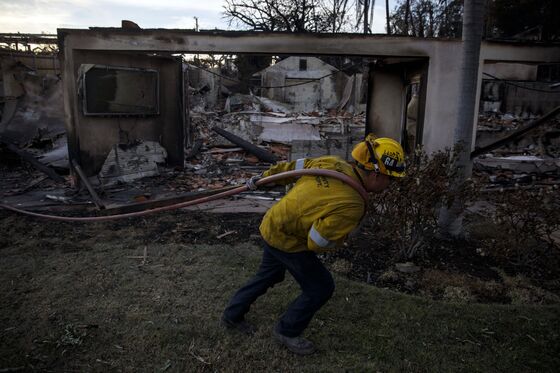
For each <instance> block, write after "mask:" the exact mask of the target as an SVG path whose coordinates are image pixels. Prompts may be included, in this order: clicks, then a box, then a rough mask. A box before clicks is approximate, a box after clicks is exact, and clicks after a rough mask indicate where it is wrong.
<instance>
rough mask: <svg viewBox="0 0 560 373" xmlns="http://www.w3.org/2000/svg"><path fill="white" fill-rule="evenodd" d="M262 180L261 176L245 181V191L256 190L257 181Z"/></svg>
mask: <svg viewBox="0 0 560 373" xmlns="http://www.w3.org/2000/svg"><path fill="white" fill-rule="evenodd" d="M261 178H262V176H261V175H255V176H253V177H252V178H250V179H249V180H247V182H246V183H245V186H246V187H247V189H249V190H257V189H258V188H259V187H258V186H257V181H259V180H260V179H261Z"/></svg>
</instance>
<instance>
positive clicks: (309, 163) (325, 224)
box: [260, 156, 365, 252]
mask: <svg viewBox="0 0 560 373" xmlns="http://www.w3.org/2000/svg"><path fill="white" fill-rule="evenodd" d="M302 168H322V169H327V170H335V171H338V172H342V173H344V174H346V175H348V176H350V177H352V178H354V179H356V180H358V182H360V180H359V178H358V176H356V174H355V173H354V170H353V169H352V166H351V165H350V164H348V163H347V162H345V161H344V160H342V159H341V158H338V157H332V156H327V157H319V158H308V159H299V160H297V161H292V162H282V163H278V164H276V165H274V166H272V167H271V168H269V169H268V170H267V171H265V172H264V173H263V176H265V177H266V176H270V175H274V174H277V173H280V172H284V171H291V170H297V169H302ZM293 182H295V185H294V186H293V188H292V189H291V190H290V191H289V192H288V193H287V194H286V196H284V198H282V199H281V200H280V201H279V202H278V203H277V204H276V205H274V206H272V208H271V209H270V210H268V212H267V213H266V215H265V216H264V219H263V221H262V223H261V225H260V231H261V234H262V236H263V238H264V239H265V241H266V242H267V243H268V244H269V245H271V246H273V247H275V248H277V249H279V250H283V251H287V252H298V251H304V250H313V251H316V252H324V251H331V250H333V249H335V248H336V247H338V246H341V245H342V243H343V242H344V239H345V238H346V236H347V235H348V234H349V233H350V232H351V231H352V230H353V229H355V228H356V227H357V226H358V225H359V224H360V220H361V219H362V217H363V215H364V212H365V203H364V200H363V199H362V197H361V196H360V194H359V193H358V192H357V191H356V190H355V189H354V188H352V187H351V186H349V185H347V184H345V183H344V182H342V181H340V180H337V179H333V178H328V177H322V176H303V177H301V178H299V179H298V180H297V181H296V180H295V179H284V180H283V181H282V182H281V184H289V183H293Z"/></svg>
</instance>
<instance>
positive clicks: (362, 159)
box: [352, 134, 405, 177]
mask: <svg viewBox="0 0 560 373" xmlns="http://www.w3.org/2000/svg"><path fill="white" fill-rule="evenodd" d="M352 158H354V160H355V161H356V162H357V164H358V167H360V168H363V169H364V170H368V171H375V172H381V173H382V174H385V175H388V176H392V177H404V176H405V164H404V151H403V148H402V146H401V144H399V143H398V142H397V141H395V140H393V139H390V138H388V137H379V138H376V137H375V136H374V135H373V134H369V135H367V137H366V139H365V140H364V141H362V142H360V143H358V144H357V145H356V146H355V147H354V150H352Z"/></svg>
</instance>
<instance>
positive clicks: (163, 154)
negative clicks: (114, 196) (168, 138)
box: [98, 141, 167, 185]
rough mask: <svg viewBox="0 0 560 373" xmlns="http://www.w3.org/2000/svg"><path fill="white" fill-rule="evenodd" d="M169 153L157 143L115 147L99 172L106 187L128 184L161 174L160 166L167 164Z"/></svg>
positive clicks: (146, 142) (150, 142)
mask: <svg viewBox="0 0 560 373" xmlns="http://www.w3.org/2000/svg"><path fill="white" fill-rule="evenodd" d="M166 158H167V151H166V150H165V149H164V148H163V147H162V146H161V145H160V144H159V143H157V142H155V141H143V142H139V143H135V144H133V145H126V144H118V145H114V146H113V148H112V149H111V152H110V153H109V155H108V156H107V159H106V160H105V163H104V164H103V166H102V167H101V171H100V172H99V175H98V176H99V180H100V181H101V183H102V184H104V185H112V184H116V183H118V182H124V183H128V182H131V181H134V180H137V179H140V178H143V177H148V176H156V175H158V174H159V170H158V164H163V163H165V160H166Z"/></svg>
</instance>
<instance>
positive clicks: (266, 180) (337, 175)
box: [0, 168, 368, 223]
mask: <svg viewBox="0 0 560 373" xmlns="http://www.w3.org/2000/svg"><path fill="white" fill-rule="evenodd" d="M300 176H323V177H331V178H334V179H338V180H340V181H342V182H344V183H346V184H348V185H349V186H351V187H352V188H354V189H355V190H356V191H357V192H358V193H359V194H360V196H361V197H362V198H363V199H364V202H366V203H367V200H368V194H367V192H366V190H365V189H364V188H363V186H362V185H361V184H360V183H359V182H357V181H356V180H354V179H352V178H351V177H350V176H348V175H345V174H343V173H341V172H337V171H332V170H323V169H315V168H308V169H303V170H295V171H286V172H282V173H278V174H275V175H271V176H267V177H263V178H262V179H259V180H258V181H256V183H255V185H257V186H263V185H266V184H271V183H274V182H276V181H278V180H282V179H287V178H296V177H300ZM247 190H249V188H248V187H247V186H246V185H242V186H239V187H237V188H234V189H230V190H227V191H225V192H221V193H217V194H214V195H211V196H207V197H201V198H198V199H195V200H192V201H187V202H181V203H176V204H173V205H169V206H164V207H157V208H153V209H149V210H143V211H136V212H130V213H126V214H116V215H107V216H89V217H70V216H58V215H47V214H40V213H36V212H31V211H26V210H22V209H18V208H16V207H13V206H10V205H6V204H3V203H0V208H3V209H6V210H10V211H14V212H17V213H20V214H24V215H28V216H33V217H37V218H43V219H50V220H56V221H67V222H83V223H85V222H101V221H108V220H117V219H126V218H133V217H138V216H145V215H149V214H155V213H158V212H163V211H169V210H176V209H180V208H184V207H188V206H193V205H197V204H200V203H206V202H210V201H214V200H217V199H221V198H225V197H229V196H232V195H235V194H239V193H242V192H245V191H247Z"/></svg>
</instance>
